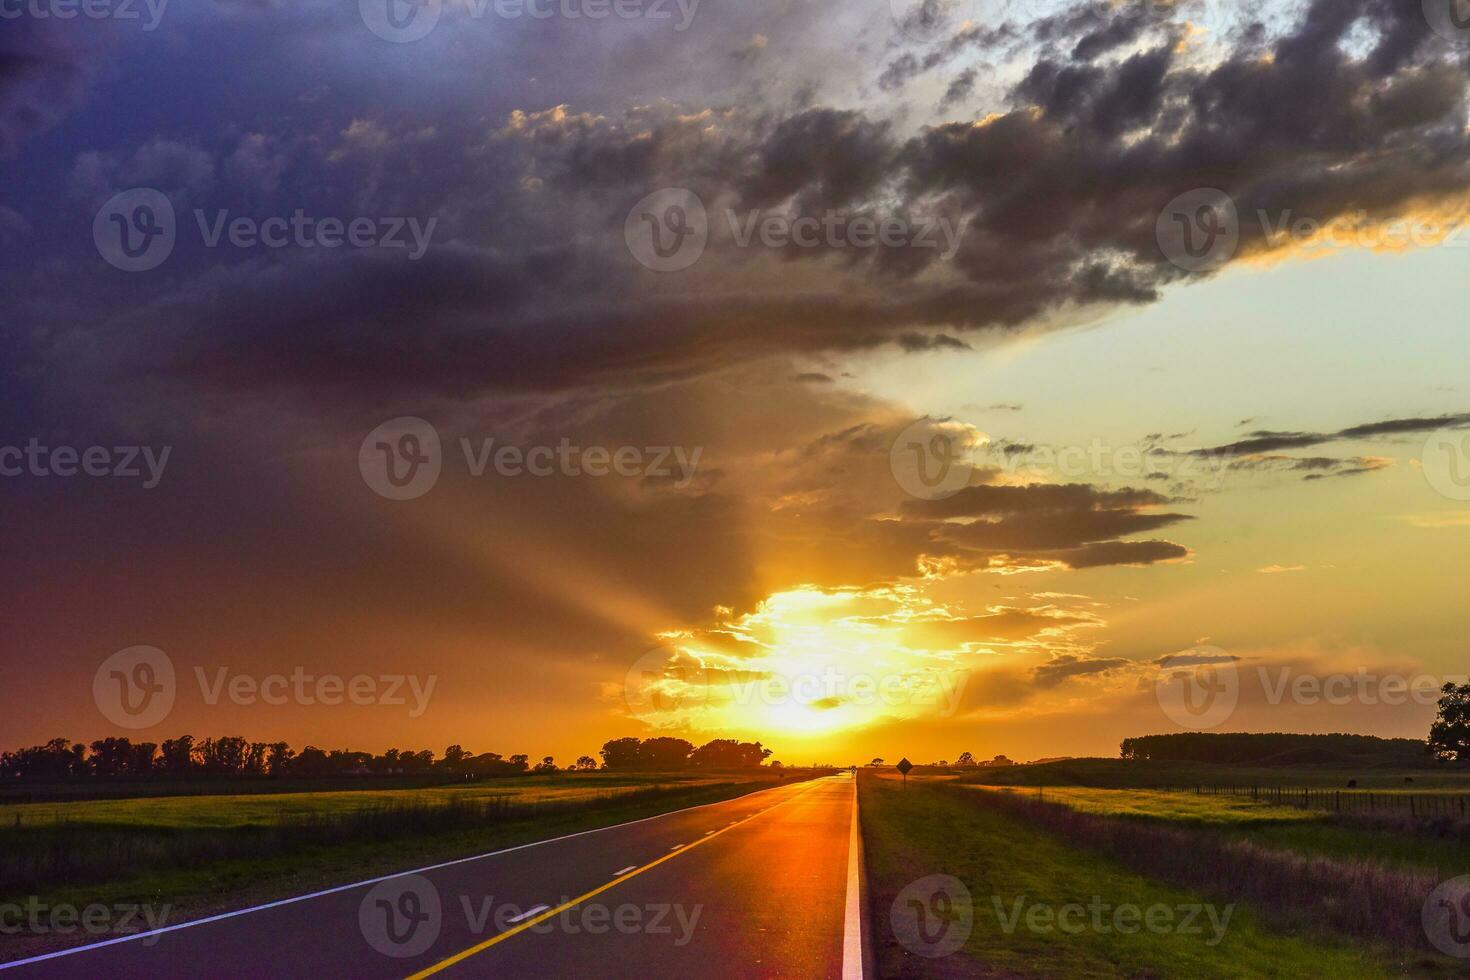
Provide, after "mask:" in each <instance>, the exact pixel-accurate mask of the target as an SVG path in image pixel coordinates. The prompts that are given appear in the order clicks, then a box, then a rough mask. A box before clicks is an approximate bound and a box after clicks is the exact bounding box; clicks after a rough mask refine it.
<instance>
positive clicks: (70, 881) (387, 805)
mask: <svg viewBox="0 0 1470 980" xmlns="http://www.w3.org/2000/svg"><path fill="white" fill-rule="evenodd" d="M825 774H826V773H825V772H815V773H814V772H812V771H809V770H791V771H782V770H772V769H769V768H764V769H757V770H751V771H745V772H741V773H726V774H722V775H720V776H718V777H716V778H710V779H683V778H680V777H681V774H654V773H648V774H639V775H638V776H635V777H632V778H628V777H624V779H625V781H626V782H625V785H622V786H614V785H610V784H611V782H612V780H611V779H609V780H608V781H607V783H608V784H605V785H604V786H603V787H602V788H601V789H599V790H596V791H594V793H593V795H591V796H588V795H577V794H585V792H586V790H585V787H584V786H581V785H580V784H581V783H582V782H583V778H584V777H582V776H572V775H561V776H556V777H546V778H543V779H527V780H525V783H527V784H533V783H534V784H535V785H525V786H523V787H522V791H521V792H514V791H513V792H510V793H507V792H498V793H495V794H480V795H476V794H474V793H473V792H467V793H465V794H463V795H459V796H455V795H452V794H451V795H448V796H447V797H446V796H445V794H444V793H443V792H441V791H434V790H425V791H421V793H419V794H412V793H410V794H397V795H395V796H394V797H393V798H392V799H390V800H388V801H387V802H384V803H382V804H380V805H373V806H369V807H366V808H364V807H362V806H360V805H358V804H359V802H360V801H359V800H358V799H357V798H358V797H359V796H360V795H361V794H356V793H342V794H338V793H331V794H313V795H319V796H321V797H323V798H326V799H325V801H324V803H325V805H315V806H312V807H311V808H309V809H308V810H307V811H305V812H292V811H290V810H289V809H288V810H283V811H281V812H280V813H279V814H278V816H277V818H276V819H273V820H267V819H262V817H263V815H262V814H260V813H256V814H255V815H254V816H253V817H251V818H249V819H247V820H244V821H239V820H234V821H232V820H231V818H229V817H228V813H229V811H230V810H231V809H232V808H233V805H234V804H235V803H238V802H247V803H254V802H257V801H260V800H261V799H262V798H260V797H246V798H244V799H243V801H242V800H241V798H238V797H227V796H226V797H219V796H217V797H187V798H169V799H166V800H127V801H108V802H105V803H80V804H67V805H63V806H56V805H46V806H45V808H46V809H49V810H53V811H61V812H60V813H58V814H57V815H56V819H53V820H51V821H49V822H47V821H38V822H36V823H34V824H26V823H24V822H23V823H22V825H21V826H20V827H19V828H17V827H15V826H14V825H13V824H0V904H3V903H5V902H23V901H25V900H27V899H28V898H31V897H34V898H37V899H38V900H39V901H40V902H41V903H42V904H45V905H60V904H72V905H77V906H83V905H88V904H92V903H104V904H115V903H134V902H150V903H153V904H155V905H158V904H160V903H163V904H167V905H168V907H169V912H170V915H169V921H170V922H171V923H173V922H180V921H183V920H185V919H189V918H196V917H199V916H201V915H207V914H212V913H215V912H219V911H224V910H226V909H230V908H241V907H245V906H248V905H252V904H256V903H260V902H266V901H271V900H274V899H278V898H283V897H287V896H291V895H297V894H302V893H304V892H308V891H313V890H317V889H320V888H326V887H331V886H333V885H337V884H343V883H348V882H352V881H359V880H362V879H363V878H367V877H372V876H375V875H380V874H389V873H393V872H396V871H402V870H405V869H409V868H414V867H419V866H422V865H425V864H431V863H435V862H437V861H443V860H452V859H454V858H459V857H466V856H469V855H473V854H479V853H484V852H486V851H490V850H496V849H499V848H502V847H512V846H516V845H518V844H525V843H530V842H533V841H537V840H544V839H547V838H550V837H556V836H561V835H564V834H570V833H577V832H580V831H584V830H592V829H595V828H598V827H605V826H612V825H614V824H619V823H624V822H626V821H629V820H638V819H642V818H644V817H648V816H654V815H656V814H659V813H666V812H669V811H671V810H677V809H682V808H685V807H690V806H699V805H702V804H706V803H715V802H719V801H721V800H727V799H732V798H734V797H737V796H743V795H745V794H747V793H751V792H755V791H757V790H760V789H764V788H768V787H770V786H775V785H780V784H781V783H783V782H785V783H789V782H794V781H799V780H803V779H807V778H811V776H813V775H825ZM558 784H560V785H558ZM569 787H570V788H574V790H575V792H574V795H568V794H567V793H563V792H560V790H562V789H564V788H569ZM423 794H428V798H427V799H424V798H420V797H421V796H423ZM265 799H266V800H279V797H268V798H265ZM155 803H161V804H167V805H168V806H169V807H173V808H176V809H173V810H171V811H169V812H164V813H162V814H161V816H160V822H158V823H147V822H143V821H142V820H141V819H140V818H141V817H142V815H143V813H144V812H146V809H147V805H149V804H155ZM191 805H192V807H193V809H192V810H191V809H190V806H191ZM68 807H85V808H88V811H89V812H88V814H87V816H86V817H85V818H84V819H79V820H76V821H72V820H69V819H68V818H67V817H66V814H65V811H66V809H67V808H68ZM109 807H110V808H114V811H115V812H114V813H113V814H112V817H113V818H114V819H111V820H108V819H103V815H104V814H103V811H104V810H105V809H106V808H109ZM9 809H16V808H0V816H3V814H4V813H5V812H6V811H7V810H9ZM73 938H74V937H73ZM89 938H90V939H95V938H96V937H89ZM58 943H61V944H65V939H64V937H59V936H47V937H29V938H27V939H25V940H22V939H20V938H11V937H3V938H0V961H3V960H9V959H14V958H17V957H20V956H25V955H32V954H34V953H35V952H38V951H43V950H45V949H48V948H54V947H55V946H56V945H57V944H58Z"/></svg>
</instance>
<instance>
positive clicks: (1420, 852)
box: [964, 784, 1470, 878]
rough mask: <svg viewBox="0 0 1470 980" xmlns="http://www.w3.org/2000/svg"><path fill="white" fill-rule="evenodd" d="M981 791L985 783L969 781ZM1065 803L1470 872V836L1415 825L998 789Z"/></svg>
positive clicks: (1076, 792) (1268, 843)
mask: <svg viewBox="0 0 1470 980" xmlns="http://www.w3.org/2000/svg"><path fill="white" fill-rule="evenodd" d="M964 785H966V787H967V788H974V789H975V790H976V791H980V790H983V789H985V788H986V787H982V786H973V787H971V786H970V784H964ZM990 788H991V789H995V790H998V791H1001V792H1015V793H1023V794H1025V795H1026V796H1028V797H1035V796H1036V795H1037V794H1038V793H1039V794H1040V796H1041V798H1044V799H1046V800H1049V801H1051V802H1053V803H1064V804H1066V805H1067V806H1070V807H1072V808H1073V809H1075V810H1081V811H1083V812H1085V813H1098V814H1102V815H1104V816H1121V817H1132V818H1136V819H1145V820H1160V821H1166V822H1171V823H1180V824H1194V825H1198V826H1199V827H1200V828H1201V829H1202V830H1210V831H1212V832H1217V833H1222V834H1227V835H1231V836H1235V837H1239V838H1240V839H1243V840H1249V841H1251V842H1252V843H1255V844H1259V845H1261V846H1263V847H1277V848H1281V849H1283V850H1289V851H1295V852H1297V853H1299V854H1316V855H1321V856H1323V857H1329V858H1338V859H1342V860H1361V859H1363V858H1371V859H1373V860H1376V861H1380V862H1382V863H1384V864H1388V865H1392V866H1396V867H1403V868H1410V869H1417V870H1423V871H1432V872H1435V873H1436V874H1438V875H1440V876H1441V877H1443V878H1451V877H1454V876H1456V875H1459V874H1463V873H1464V872H1465V869H1467V868H1470V839H1466V838H1465V837H1463V836H1461V835H1458V834H1453V833H1451V834H1445V835H1438V834H1433V833H1414V832H1411V831H1410V830H1409V829H1408V828H1407V827H1394V826H1391V825H1390V826H1383V827H1374V826H1364V825H1358V824H1356V823H1355V822H1354V821H1352V820H1351V819H1349V820H1346V821H1338V820H1335V819H1333V817H1332V816H1331V815H1330V814H1327V813H1323V812H1321V811H1313V810H1302V809H1299V808H1297V807H1278V806H1271V805H1269V804H1266V803H1260V802H1256V801H1253V800H1250V799H1248V798H1240V797H1233V796H1208V795H1206V796H1200V795H1197V794H1195V793H1192V792H1170V791H1162V790H1147V789H1128V790H1116V789H1096V788H1092V787H1079V786H1065V787H1049V788H1046V789H1042V790H1037V789H1030V788H1019V787H1014V786H996V787H990Z"/></svg>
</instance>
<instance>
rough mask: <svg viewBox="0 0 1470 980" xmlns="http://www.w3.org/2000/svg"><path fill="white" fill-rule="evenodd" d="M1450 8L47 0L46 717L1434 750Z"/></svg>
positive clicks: (23, 256)
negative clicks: (1238, 739)
mask: <svg viewBox="0 0 1470 980" xmlns="http://www.w3.org/2000/svg"><path fill="white" fill-rule="evenodd" d="M1456 9H1457V8H1454V7H1451V6H1450V5H1449V4H1448V3H1446V4H1440V3H1438V0H1425V2H1422V3H1421V2H1420V0H1320V2H1314V3H1276V2H1260V3H1250V4H1243V5H1242V4H1228V5H1227V4H1220V3H1215V2H1214V0H1180V2H1179V3H1169V2H1165V0H1112V2H1099V3H1088V4H1080V5H1079V4H1061V3H1051V2H1047V0H922V2H919V0H913V2H910V0H892V2H881V3H879V2H868V0H865V2H862V3H855V2H854V3H848V2H843V3H838V2H835V0H825V2H824V0H752V2H748V3H741V4H732V3H716V2H714V0H703V2H702V3H696V2H695V0H684V2H683V3H679V2H674V0H667V2H665V0H620V2H619V3H617V4H613V3H604V2H601V0H555V2H554V3H553V2H544V0H536V2H532V0H527V2H526V3H518V2H510V0H502V2H500V3H495V2H486V3H480V2H478V0H443V2H442V3H441V2H435V0H426V2H424V3H421V4H408V3H405V2H403V0H361V2H337V0H333V2H327V0H299V2H289V3H288V2H274V0H210V2H201V3H189V4H184V3H182V2H177V0H175V2H172V3H168V2H165V0H153V2H152V3H151V4H144V3H122V2H121V0H118V2H115V3H113V2H103V0H99V2H98V3H96V4H95V5H93V6H91V7H89V8H87V10H88V11H90V13H88V14H85V15H81V14H79V15H77V16H68V15H69V14H71V13H74V12H76V8H73V7H71V6H70V5H69V4H67V3H66V2H65V0H25V2H19V0H0V15H3V16H0V19H3V21H4V23H3V24H0V276H3V281H4V283H5V288H4V289H3V291H0V345H3V351H4V356H3V358H0V529H3V538H0V540H3V544H4V558H3V559H0V624H3V628H0V644H3V647H0V670H3V674H0V683H3V687H4V690H5V691H6V698H5V710H4V711H3V712H0V745H3V746H5V747H7V748H10V747H14V746H18V745H22V744H33V743H35V742H40V741H43V740H45V739H48V738H52V737H57V736H64V737H67V738H71V739H75V740H85V741H90V740H92V739H94V738H100V737H103V736H106V735H127V736H129V737H131V738H133V739H134V740H153V741H161V740H162V739H164V738H170V737H174V736H176V735H178V734H181V733H185V732H187V733H190V734H193V735H195V736H197V737H204V736H206V735H225V734H241V735H245V736H246V737H248V738H251V739H256V740H270V741H274V740H277V739H284V740H287V741H289V742H291V743H292V744H293V745H296V746H298V747H300V746H303V745H306V744H316V745H322V746H331V747H336V746H350V747H353V748H359V749H370V750H373V751H381V750H383V749H386V748H389V747H399V748H413V749H419V748H425V747H428V748H433V749H434V750H435V751H436V752H438V751H442V749H443V747H444V746H446V745H448V744H451V743H459V744H463V745H464V746H465V747H466V748H469V749H471V750H473V751H476V752H481V751H498V752H502V753H504V754H511V753H518V752H525V753H529V754H532V755H533V756H536V757H540V756H542V755H547V754H550V755H554V756H555V757H556V758H557V759H558V760H560V761H563V762H565V761H570V760H571V759H573V758H575V757H576V756H579V755H582V754H592V753H595V750H596V748H597V747H598V746H600V745H601V744H602V743H603V742H604V741H606V740H607V739H610V738H614V737H619V736H624V735H638V736H641V737H650V736H654V735H665V734H669V735H677V736H679V737H685V738H689V739H690V740H691V741H695V742H696V743H697V742H700V741H704V740H708V739H710V738H715V737H738V738H742V739H759V740H761V741H762V742H763V743H764V744H766V745H768V746H771V747H772V748H774V749H775V750H776V755H775V756H774V757H775V758H779V759H781V760H783V761H786V762H788V763H806V762H819V761H821V762H835V763H839V764H847V763H850V762H860V761H867V760H868V759H870V758H874V757H891V758H897V757H898V756H908V757H910V758H913V759H914V760H915V761H934V760H940V759H947V760H953V759H955V758H957V757H958V756H959V755H960V753H962V752H971V753H972V754H973V755H974V756H975V757H977V758H989V757H991V756H994V755H997V754H1005V755H1008V756H1009V757H1011V758H1015V759H1036V758H1044V757H1054V756H1063V755H1105V756H1110V755H1115V754H1116V753H1117V750H1118V744H1119V742H1120V741H1121V739H1123V738H1126V737H1129V736H1136V735H1143V734H1152V733H1167V732H1176V731H1189V730H1212V731H1301V732H1333V731H1354V732H1364V733H1369V734H1377V735H1383V736H1391V737H1417V738H1422V737H1423V736H1424V734H1425V733H1426V732H1427V729H1428V725H1429V723H1430V721H1431V720H1432V718H1433V715H1434V707H1433V698H1432V696H1428V695H1427V694H1426V693H1425V692H1429V691H1431V690H1432V689H1434V688H1437V687H1438V686H1439V685H1441V684H1442V683H1444V682H1446V681H1449V680H1453V679H1455V678H1462V677H1463V676H1464V674H1465V672H1466V669H1467V668H1466V665H1467V658H1466V650H1465V647H1464V636H1465V629H1464V626H1465V621H1464V613H1463V609H1464V598H1463V591H1464V582H1465V581H1466V573H1467V572H1470V557H1467V547H1466V546H1467V545H1470V383H1467V381H1466V376H1467V375H1466V369H1467V366H1470V338H1467V335H1466V333H1465V329H1464V324H1465V320H1464V313H1463V311H1464V309H1465V301H1466V299H1467V298H1470V277H1467V265H1466V263H1467V259H1470V229H1467V226H1466V221H1465V217H1466V211H1465V209H1466V205H1467V202H1470V131H1467V125H1470V112H1467V107H1470V101H1467V73H1466V69H1467V68H1470V27H1467V28H1461V27H1459V26H1458V25H1459V22H1458V21H1457V20H1456V19H1455V18H1454V16H1453V14H1454V13H1455V12H1456ZM94 449H95V452H94V451H93V450H94ZM1400 687H1403V688H1406V689H1409V690H1411V691H1413V692H1415V693H1413V694H1411V695H1410V696H1404V695H1403V694H1402V693H1401V691H1400ZM890 761H891V759H890Z"/></svg>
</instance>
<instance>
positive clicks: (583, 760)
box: [576, 755, 597, 772]
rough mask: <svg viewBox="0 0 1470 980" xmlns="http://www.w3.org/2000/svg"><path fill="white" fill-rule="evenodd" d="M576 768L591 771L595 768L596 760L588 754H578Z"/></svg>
mask: <svg viewBox="0 0 1470 980" xmlns="http://www.w3.org/2000/svg"><path fill="white" fill-rule="evenodd" d="M576 768H578V769H580V770H582V771H583V772H591V771H592V770H594V769H596V768H597V760H596V759H594V758H592V756H590V755H583V756H578V757H577V765H576Z"/></svg>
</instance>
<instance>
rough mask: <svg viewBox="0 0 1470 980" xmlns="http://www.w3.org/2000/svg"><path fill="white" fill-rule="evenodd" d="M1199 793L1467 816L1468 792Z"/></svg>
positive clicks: (1305, 805) (1259, 789)
mask: <svg viewBox="0 0 1470 980" xmlns="http://www.w3.org/2000/svg"><path fill="white" fill-rule="evenodd" d="M1194 791H1195V793H1197V794H1199V795H1201V796H1234V797H1239V798H1242V799H1249V800H1253V801H1255V802H1258V803H1269V804H1272V805H1274V806H1293V807H1297V808H1298V809H1302V810H1324V811H1328V812H1332V813H1382V814H1403V815H1407V816H1409V817H1412V818H1421V817H1422V818H1425V819H1434V818H1438V817H1451V818H1459V819H1465V818H1467V817H1470V796H1466V795H1457V794H1451V793H1412V792H1408V793H1378V792H1372V791H1367V790H1352V789H1349V790H1340V789H1291V788H1289V787H1285V786H1204V785H1200V786H1196V787H1195V788H1194Z"/></svg>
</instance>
